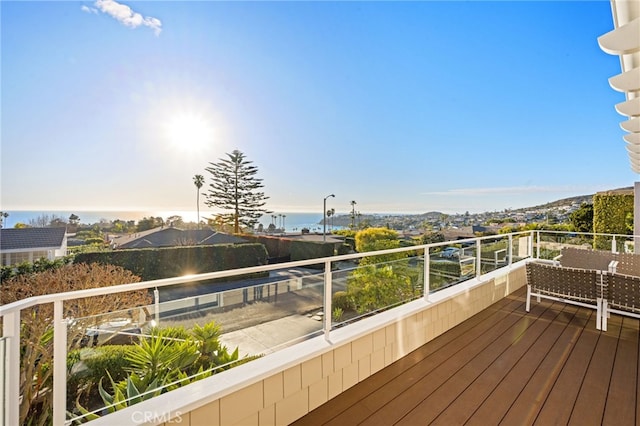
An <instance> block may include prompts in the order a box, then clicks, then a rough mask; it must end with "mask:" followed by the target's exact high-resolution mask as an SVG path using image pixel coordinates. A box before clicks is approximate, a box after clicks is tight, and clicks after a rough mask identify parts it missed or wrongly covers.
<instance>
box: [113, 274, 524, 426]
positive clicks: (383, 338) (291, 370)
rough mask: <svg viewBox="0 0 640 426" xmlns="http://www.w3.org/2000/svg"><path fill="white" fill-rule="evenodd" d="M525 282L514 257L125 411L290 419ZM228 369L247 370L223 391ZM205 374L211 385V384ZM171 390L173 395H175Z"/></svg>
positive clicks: (208, 424)
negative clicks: (327, 337)
mask: <svg viewBox="0 0 640 426" xmlns="http://www.w3.org/2000/svg"><path fill="white" fill-rule="evenodd" d="M525 284H526V275H525V268H524V262H521V263H518V264H514V265H512V266H511V267H509V268H502V269H500V270H497V271H494V272H492V273H490V274H487V275H485V276H483V277H482V281H480V280H478V279H474V280H470V281H468V282H466V283H462V284H460V285H458V286H455V287H451V288H448V289H445V290H442V291H440V292H438V293H435V294H433V295H431V296H430V300H429V302H425V301H424V300H418V301H414V302H411V303H410V304H407V305H404V306H401V307H398V308H396V309H394V310H391V311H387V312H383V313H381V314H378V315H376V316H374V317H370V318H367V319H364V320H362V321H360V322H358V323H357V324H354V325H353V326H350V327H343V328H340V329H337V330H335V331H333V332H332V333H331V336H332V338H331V340H332V341H331V342H326V341H324V338H323V337H317V338H314V339H320V340H318V342H321V343H318V344H316V346H315V349H313V350H311V351H309V350H307V352H306V353H305V349H304V345H305V343H308V344H311V343H309V342H303V343H302V344H299V345H296V346H295V347H291V348H287V349H284V350H282V351H279V352H276V353H274V354H271V355H267V356H265V357H262V358H260V359H258V360H255V361H252V362H250V363H248V364H244V365H241V366H239V367H236V368H234V369H232V370H229V371H227V372H224V373H221V374H218V375H215V376H213V377H211V378H208V379H204V380H201V381H199V382H196V383H194V384H192V385H189V386H185V387H183V388H180V389H178V390H175V391H173V392H170V393H167V394H163V395H161V396H159V397H157V398H154V399H153V400H150V401H147V402H143V403H141V404H138V405H136V406H134V407H130V408H128V409H127V410H131V409H136V408H137V410H144V411H147V412H148V411H153V410H161V411H159V412H158V411H154V412H157V413H158V414H159V415H160V416H165V415H166V414H161V413H162V412H164V413H167V412H169V413H173V415H174V416H176V415H179V416H180V424H181V425H189V426H212V425H222V426H229V425H242V426H250V425H256V426H266V425H286V424H289V423H291V422H293V421H295V420H297V419H299V418H300V417H302V416H304V415H305V414H307V413H308V412H309V411H311V410H313V409H314V408H316V407H318V406H320V405H321V404H323V403H325V402H327V401H328V400H330V399H331V398H333V397H335V396H336V395H338V394H340V393H341V392H344V391H345V390H347V389H349V388H350V387H352V386H354V385H355V384H357V383H358V382H361V381H363V380H364V379H366V378H368V377H369V376H371V375H373V374H375V373H376V372H378V371H380V370H381V369H383V368H384V367H386V366H388V365H390V364H391V363H393V362H394V361H396V360H398V359H400V358H402V357H404V356H405V355H407V354H408V353H410V352H412V351H414V350H415V349H417V348H419V347H420V346H422V345H424V344H425V343H427V342H429V341H431V340H432V339H434V338H436V337H437V336H439V335H440V334H442V333H444V332H446V331H447V330H449V329H451V328H453V327H455V326H456V325H457V324H460V323H461V322H463V321H465V320H466V319H468V318H470V317H471V316H473V315H475V314H476V313H478V312H480V311H482V310H483V309H485V308H487V307H488V306H490V305H491V304H493V303H494V302H496V301H498V300H500V299H502V298H503V297H504V296H506V295H507V294H510V293H512V292H513V291H515V290H517V289H518V288H520V287H522V286H523V285H525ZM350 328H355V329H358V331H357V333H358V335H356V336H354V335H353V331H350V330H349V329H350ZM350 333H351V335H350ZM312 340H313V339H312ZM318 345H320V346H318ZM295 348H299V350H298V351H296V350H295ZM288 350H289V353H290V354H291V355H289V356H288V358H289V359H287V360H285V361H283V358H281V357H278V356H277V355H278V353H280V352H284V351H288ZM293 354H295V355H293ZM292 357H297V359H292ZM270 359H273V361H272V362H270ZM279 364H282V365H279ZM254 365H255V366H258V365H262V366H264V365H269V368H270V371H268V372H267V370H262V373H254V371H256V370H255V369H253V368H252V366H254ZM227 373H230V374H235V375H236V376H237V377H242V380H244V382H245V383H243V384H234V385H232V386H229V389H232V390H228V389H227V390H226V392H229V393H228V394H226V395H223V396H219V395H220V392H224V391H225V390H221V389H220V388H218V389H216V388H215V386H220V384H221V383H223V381H222V376H224V375H225V374H227ZM251 376H253V377H254V378H253V379H252V377H251ZM261 376H262V377H261ZM216 380H217V381H216ZM252 380H255V381H254V382H251V381H252ZM208 381H209V382H210V383H211V386H208V385H207V382H208ZM234 387H235V388H236V389H235V390H233V389H234ZM190 388H191V389H193V391H192V392H191V395H192V397H195V396H196V395H197V398H195V399H196V401H195V402H194V400H189V405H191V407H193V406H194V405H196V407H194V408H189V407H187V408H189V409H188V410H187V409H184V407H182V408H181V407H179V406H176V404H179V402H176V401H179V400H180V398H185V396H180V395H179V393H180V392H182V393H184V394H185V395H188V394H189V389H190ZM206 389H209V395H206V394H204V393H206V392H207V391H206ZM216 392H218V394H217V395H216ZM173 394H175V395H176V396H175V398H171V395H173ZM169 401H173V406H163V404H169ZM162 410H164V411H162ZM124 411H126V410H122V412H117V413H114V414H113V415H110V416H107V417H106V418H105V419H104V420H109V418H111V416H118V419H116V418H115V417H114V418H112V420H118V421H120V420H121V419H122V420H124V421H126V419H127V417H128V418H131V415H130V414H129V415H128V416H127V414H126V413H124ZM178 413H179V414H178ZM167 420H168V418H167V417H163V418H162V421H164V422H165V423H162V422H157V423H153V422H151V423H149V424H166V425H167V426H168V425H170V424H172V423H171V422H170V421H167ZM175 420H178V418H177V417H175V418H174V421H175ZM105 424H106V423H105Z"/></svg>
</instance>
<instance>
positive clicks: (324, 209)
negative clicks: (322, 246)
mask: <svg viewBox="0 0 640 426" xmlns="http://www.w3.org/2000/svg"><path fill="white" fill-rule="evenodd" d="M330 197H335V195H334V194H329V195H327V196H326V197H324V200H323V204H322V225H323V226H324V228H323V230H322V241H327V198H330Z"/></svg>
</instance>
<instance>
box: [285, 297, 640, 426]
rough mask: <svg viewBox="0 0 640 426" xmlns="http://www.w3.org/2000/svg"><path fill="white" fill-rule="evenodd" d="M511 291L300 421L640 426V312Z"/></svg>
mask: <svg viewBox="0 0 640 426" xmlns="http://www.w3.org/2000/svg"><path fill="white" fill-rule="evenodd" d="M524 298H525V293H524V290H523V289H521V290H519V291H518V292H516V293H515V294H513V295H511V296H509V297H508V298H505V299H503V300H501V301H499V302H497V303H495V304H494V305H492V306H491V307H489V308H487V309H485V310H484V311H482V312H480V313H479V314H478V315H475V316H474V317H472V318H470V319H469V320H467V321H465V322H463V323H462V324H460V325H458V326H457V327H455V328H453V329H452V330H450V331H448V332H447V333H445V334H443V335H441V336H438V337H437V338H436V339H434V340H433V341H431V342H429V343H427V344H425V345H423V346H421V347H420V348H418V349H416V350H415V351H413V352H411V353H410V354H408V355H407V356H405V357H404V358H402V359H400V360H398V361H396V362H395V363H393V364H391V365H390V366H388V367H386V368H384V369H383V370H381V371H379V372H377V373H376V374H374V375H372V376H371V377H369V378H368V379H366V380H364V381H362V382H361V383H358V384H357V385H355V386H353V387H352V388H350V389H348V390H347V391H345V392H343V393H342V394H340V395H338V396H337V397H336V398H333V399H331V400H330V401H328V402H327V403H325V404H323V405H321V406H320V407H318V408H316V409H315V410H313V411H312V412H310V413H309V414H307V415H306V416H304V417H302V418H301V419H299V420H298V421H296V422H295V423H294V425H296V426H303V425H340V426H342V425H345V424H363V425H394V424H395V425H414V424H433V425H457V424H468V425H487V424H504V425H513V424H518V425H533V424H541V425H544V424H615V425H635V424H636V419H640V411H639V410H640V408H639V407H638V403H637V402H638V394H639V381H638V374H639V369H638V362H639V353H640V339H639V334H640V333H639V329H640V324H639V323H640V322H639V321H638V320H637V319H632V318H626V317H624V318H623V317H620V316H615V315H612V317H611V318H610V321H609V330H608V331H607V332H600V331H598V330H596V329H595V311H593V310H590V309H585V308H579V307H576V306H573V305H565V304H563V303H560V302H552V301H542V302H540V303H538V302H534V303H532V308H531V312H528V313H527V312H525V309H524Z"/></svg>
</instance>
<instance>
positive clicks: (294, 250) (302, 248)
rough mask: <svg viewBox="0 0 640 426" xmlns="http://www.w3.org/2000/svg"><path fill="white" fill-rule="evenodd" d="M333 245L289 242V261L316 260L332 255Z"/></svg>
mask: <svg viewBox="0 0 640 426" xmlns="http://www.w3.org/2000/svg"><path fill="white" fill-rule="evenodd" d="M334 251H335V247H334V244H332V243H331V244H330V243H324V242H323V243H321V242H316V241H299V240H292V241H291V261H296V260H307V259H318V258H321V257H330V256H333V255H334Z"/></svg>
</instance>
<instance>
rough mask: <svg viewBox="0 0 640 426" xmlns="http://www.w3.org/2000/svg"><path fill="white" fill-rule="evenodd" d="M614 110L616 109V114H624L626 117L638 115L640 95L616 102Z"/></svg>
mask: <svg viewBox="0 0 640 426" xmlns="http://www.w3.org/2000/svg"><path fill="white" fill-rule="evenodd" d="M616 111H618V114H620V115H626V116H627V117H635V116H638V115H640V97H635V98H632V99H629V100H628V101H624V102H620V103H619V104H616Z"/></svg>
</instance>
